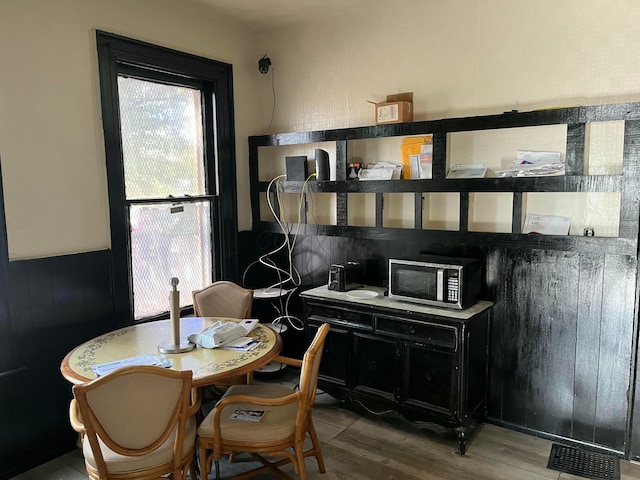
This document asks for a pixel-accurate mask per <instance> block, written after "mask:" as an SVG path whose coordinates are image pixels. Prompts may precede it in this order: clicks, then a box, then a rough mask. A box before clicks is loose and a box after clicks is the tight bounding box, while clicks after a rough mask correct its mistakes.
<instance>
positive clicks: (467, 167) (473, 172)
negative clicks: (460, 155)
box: [447, 163, 487, 178]
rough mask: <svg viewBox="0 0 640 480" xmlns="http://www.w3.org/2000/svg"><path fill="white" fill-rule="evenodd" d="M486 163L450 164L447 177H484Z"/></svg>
mask: <svg viewBox="0 0 640 480" xmlns="http://www.w3.org/2000/svg"><path fill="white" fill-rule="evenodd" d="M486 174H487V165H486V164H484V163H468V164H462V163H458V164H455V165H451V167H450V168H449V173H448V174H447V178H484V176H485V175H486Z"/></svg>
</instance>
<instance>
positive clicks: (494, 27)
mask: <svg viewBox="0 0 640 480" xmlns="http://www.w3.org/2000/svg"><path fill="white" fill-rule="evenodd" d="M385 3H388V5H385V4H382V3H380V2H372V4H373V5H371V6H370V7H369V8H367V9H362V10H359V11H355V12H353V13H351V14H349V15H346V16H333V17H330V18H327V19H324V20H320V19H310V21H309V22H308V23H305V24H299V25H296V26H294V27H292V28H287V29H282V28H281V29H277V30H274V31H271V32H265V33H263V43H262V45H263V49H265V51H266V52H267V53H268V54H269V55H270V57H271V60H272V62H273V66H274V68H275V71H276V90H277V108H276V118H275V121H274V128H273V131H298V130H313V129H326V128H334V127H336V128H341V127H350V126H361V125H370V124H372V123H373V121H374V107H373V105H371V104H369V103H367V101H381V100H383V99H384V98H385V96H386V95H387V94H391V93H398V92H407V91H412V92H414V107H415V117H414V119H415V120H425V119H435V118H441V117H451V116H467V115H476V114H478V115H480V114H488V113H502V112H503V111H505V110H512V109H518V110H522V111H526V110H531V109H535V108H541V107H554V106H569V105H581V104H594V103H605V102H619V101H629V100H633V101H638V100H640V2H638V1H636V0H611V1H602V0H561V1H557V0H536V1H525V0H448V1H443V0H397V1H394V2H385ZM270 88H271V85H270V83H268V82H266V81H265V82H263V95H262V97H263V98H262V101H263V105H264V108H263V115H265V116H266V118H265V120H264V122H263V123H264V124H265V125H266V124H268V116H269V115H270V112H271V110H270V109H271V91H270Z"/></svg>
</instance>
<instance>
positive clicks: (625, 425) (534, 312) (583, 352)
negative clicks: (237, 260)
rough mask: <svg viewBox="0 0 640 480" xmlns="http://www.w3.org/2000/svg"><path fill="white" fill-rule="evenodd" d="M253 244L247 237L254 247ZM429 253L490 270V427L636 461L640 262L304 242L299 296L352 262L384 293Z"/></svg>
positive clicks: (496, 248) (499, 249) (501, 249)
mask: <svg viewBox="0 0 640 480" xmlns="http://www.w3.org/2000/svg"><path fill="white" fill-rule="evenodd" d="M260 235H261V238H264V235H265V234H264V233H261V234H260ZM275 237H276V238H281V237H280V236H277V235H275ZM249 238H250V235H249V234H246V236H245V241H246V242H247V243H248V244H251V240H250V239H249ZM274 242H275V240H274ZM511 245H513V243H512V244H511ZM421 251H424V252H430V253H436V254H442V255H460V256H467V257H479V258H482V259H483V261H484V264H485V286H484V290H483V292H482V298H483V299H487V300H491V301H493V302H495V306H494V307H493V309H492V310H491V336H490V352H489V353H490V366H489V369H490V371H489V398H488V420H489V421H490V422H493V423H496V424H500V425H504V426H508V427H509V428H513V429H514V430H520V431H525V432H529V433H532V434H536V435H540V436H545V437H548V438H551V439H556V438H558V439H562V440H565V441H566V442H569V443H571V442H574V443H576V444H588V445H592V446H594V447H597V448H600V449H603V450H608V451H611V452H614V453H616V454H617V455H620V456H624V455H627V456H628V454H629V452H628V450H629V449H628V445H627V444H628V439H629V437H630V435H631V432H630V427H629V424H630V419H631V405H632V394H633V389H632V386H633V383H632V380H633V379H634V374H635V373H634V370H635V355H634V348H635V344H634V338H635V335H636V330H637V325H636V319H635V313H634V312H635V301H636V300H635V297H636V270H637V264H636V259H635V257H632V256H627V255H614V254H611V253H606V252H605V253H597V252H593V253H591V252H574V251H559V250H544V249H529V248H526V249H524V248H523V249H521V248H514V247H513V246H507V245H488V244H482V245H474V244H472V243H467V244H459V245H443V244H429V243H427V242H425V243H422V242H416V241H407V242H404V241H387V240H370V239H354V238H342V237H321V236H318V237H314V236H308V237H303V238H299V239H298V243H297V247H296V253H295V255H294V262H295V265H296V267H297V268H298V270H299V271H300V273H301V275H302V278H303V284H302V286H301V290H303V289H306V288H311V287H315V286H318V285H321V284H323V283H326V279H327V275H328V267H329V265H330V264H331V263H341V262H345V261H347V260H351V261H360V262H363V263H365V264H366V265H367V273H366V276H365V282H366V283H368V284H371V285H380V286H383V285H385V284H386V269H387V261H388V258H389V257H395V256H403V255H411V254H415V253H419V252H421Z"/></svg>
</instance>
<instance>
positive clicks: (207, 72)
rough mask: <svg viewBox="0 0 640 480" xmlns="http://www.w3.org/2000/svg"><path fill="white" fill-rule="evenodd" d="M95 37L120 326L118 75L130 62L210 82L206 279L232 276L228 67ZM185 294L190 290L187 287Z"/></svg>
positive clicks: (123, 301)
mask: <svg viewBox="0 0 640 480" xmlns="http://www.w3.org/2000/svg"><path fill="white" fill-rule="evenodd" d="M96 41H97V49H98V66H99V78H100V95H101V103H102V122H103V128H104V141H105V155H106V163H107V182H108V193H109V210H110V220H111V257H112V263H113V301H114V315H115V323H116V325H118V326H123V325H130V324H132V323H133V318H134V315H133V293H132V284H131V272H130V266H129V256H130V252H131V249H130V244H129V243H130V242H129V219H128V214H127V211H126V205H125V190H124V167H123V162H122V146H121V143H120V118H119V110H120V109H119V100H118V74H126V72H131V67H135V70H138V71H146V72H147V73H148V74H149V78H153V77H155V78H162V77H166V78H174V79H177V80H184V84H185V85H188V84H194V83H201V82H202V83H204V84H207V85H211V88H212V91H211V92H206V94H213V92H215V99H216V101H215V108H216V111H215V112H213V111H212V108H211V107H212V102H204V108H205V117H207V118H209V119H211V118H214V115H215V119H216V121H217V127H216V129H215V130H216V133H217V138H216V139H215V140H214V139H213V133H214V132H213V131H214V128H213V124H211V123H209V124H207V123H206V122H205V162H206V163H205V166H206V170H207V179H206V181H207V186H208V191H209V193H212V194H215V195H216V198H215V199H214V201H213V204H212V209H213V211H212V231H213V232H214V238H212V245H213V246H214V251H213V252H212V259H213V266H212V267H213V268H212V274H211V278H212V280H218V279H223V278H224V279H231V280H234V279H237V278H238V263H237V237H238V222H237V188H236V162H235V158H236V152H235V132H234V128H233V126H234V111H233V71H232V66H231V65H230V64H227V63H223V62H218V61H216V60H211V59H208V58H204V57H199V56H196V55H191V54H187V53H183V52H179V51H177V50H172V49H169V48H165V47H161V46H157V45H152V44H149V43H145V42H141V41H138V40H134V39H130V38H126V37H122V36H118V35H114V34H111V33H107V32H103V31H100V30H97V31H96ZM179 83H183V82H179ZM214 145H216V146H217V148H214ZM214 150H215V151H216V152H217V166H218V169H219V171H218V172H217V173H218V182H217V189H216V172H215V164H214V161H215V158H214ZM214 222H215V223H214ZM167 291H168V289H167ZM185 294H187V295H190V294H191V292H185Z"/></svg>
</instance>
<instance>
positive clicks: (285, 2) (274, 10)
mask: <svg viewBox="0 0 640 480" xmlns="http://www.w3.org/2000/svg"><path fill="white" fill-rule="evenodd" d="M191 1H195V2H198V3H201V4H205V5H208V6H210V7H211V8H212V9H215V10H218V11H220V12H222V13H225V14H226V15H229V16H231V17H234V18H237V19H239V20H241V21H243V22H246V23H248V24H249V25H251V26H252V27H253V28H254V29H256V30H266V29H270V28H274V27H285V26H288V25H292V24H295V23H301V22H308V21H309V20H310V19H314V18H322V17H324V18H326V17H330V16H335V15H340V14H342V13H346V12H351V11H354V10H357V9H367V8H371V6H372V5H374V4H376V3H381V1H375V0H191Z"/></svg>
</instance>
